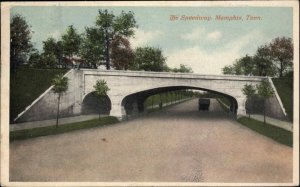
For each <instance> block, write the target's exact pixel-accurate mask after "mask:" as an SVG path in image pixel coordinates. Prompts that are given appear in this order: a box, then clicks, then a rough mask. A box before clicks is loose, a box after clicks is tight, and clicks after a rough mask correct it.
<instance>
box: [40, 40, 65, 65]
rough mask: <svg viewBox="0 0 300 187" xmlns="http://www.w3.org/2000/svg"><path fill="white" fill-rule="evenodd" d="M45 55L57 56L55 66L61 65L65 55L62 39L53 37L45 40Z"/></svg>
mask: <svg viewBox="0 0 300 187" xmlns="http://www.w3.org/2000/svg"><path fill="white" fill-rule="evenodd" d="M43 51H44V53H43V54H44V56H52V55H54V56H55V59H56V62H55V64H54V65H55V66H54V67H60V66H61V65H62V64H61V60H62V57H63V44H62V41H56V40H55V39H54V38H53V37H50V38H48V39H47V40H46V41H43Z"/></svg>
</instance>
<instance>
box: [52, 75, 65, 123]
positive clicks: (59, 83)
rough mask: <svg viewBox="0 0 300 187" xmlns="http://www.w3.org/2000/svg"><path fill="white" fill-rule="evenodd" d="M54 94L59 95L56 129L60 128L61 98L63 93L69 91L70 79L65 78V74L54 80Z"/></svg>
mask: <svg viewBox="0 0 300 187" xmlns="http://www.w3.org/2000/svg"><path fill="white" fill-rule="evenodd" d="M52 84H53V92H54V93H56V94H58V97H57V114H56V128H57V127H58V118H59V104H60V98H61V96H62V94H63V93H65V92H66V91H67V90H68V78H67V77H64V76H63V74H59V75H57V76H56V77H55V78H54V79H53V80H52Z"/></svg>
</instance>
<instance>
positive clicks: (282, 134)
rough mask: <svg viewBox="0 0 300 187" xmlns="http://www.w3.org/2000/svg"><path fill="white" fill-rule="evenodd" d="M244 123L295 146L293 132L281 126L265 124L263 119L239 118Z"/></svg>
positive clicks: (278, 140)
mask: <svg viewBox="0 0 300 187" xmlns="http://www.w3.org/2000/svg"><path fill="white" fill-rule="evenodd" d="M238 122H240V123H241V124H242V125H244V126H246V127H248V128H250V129H252V130H254V131H256V132H258V133H259V134H262V135H264V136H267V137H269V138H271V139H273V140H275V141H277V142H279V143H281V144H284V145H287V146H290V147H293V133H292V132H290V131H287V130H284V129H281V128H279V127H275V126H272V125H270V124H268V123H266V124H264V123H263V122H261V121H257V120H255V119H249V118H247V117H241V118H239V119H238Z"/></svg>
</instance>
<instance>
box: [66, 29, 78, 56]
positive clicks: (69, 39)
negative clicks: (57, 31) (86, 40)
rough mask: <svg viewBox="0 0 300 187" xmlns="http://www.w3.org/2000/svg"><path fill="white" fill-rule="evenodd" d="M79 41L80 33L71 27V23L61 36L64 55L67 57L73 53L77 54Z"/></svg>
mask: <svg viewBox="0 0 300 187" xmlns="http://www.w3.org/2000/svg"><path fill="white" fill-rule="evenodd" d="M80 43H81V37H80V35H79V34H78V33H77V30H76V29H75V28H74V27H73V25H70V26H69V27H68V29H67V32H66V33H65V34H64V35H63V36H62V46H63V49H64V50H63V51H64V55H66V56H68V57H69V58H70V57H72V56H73V55H78V54H79V47H80Z"/></svg>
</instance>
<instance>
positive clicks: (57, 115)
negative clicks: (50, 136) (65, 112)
mask: <svg viewBox="0 0 300 187" xmlns="http://www.w3.org/2000/svg"><path fill="white" fill-rule="evenodd" d="M59 103H60V94H58V97H57V114H56V128H58V118H59Z"/></svg>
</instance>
